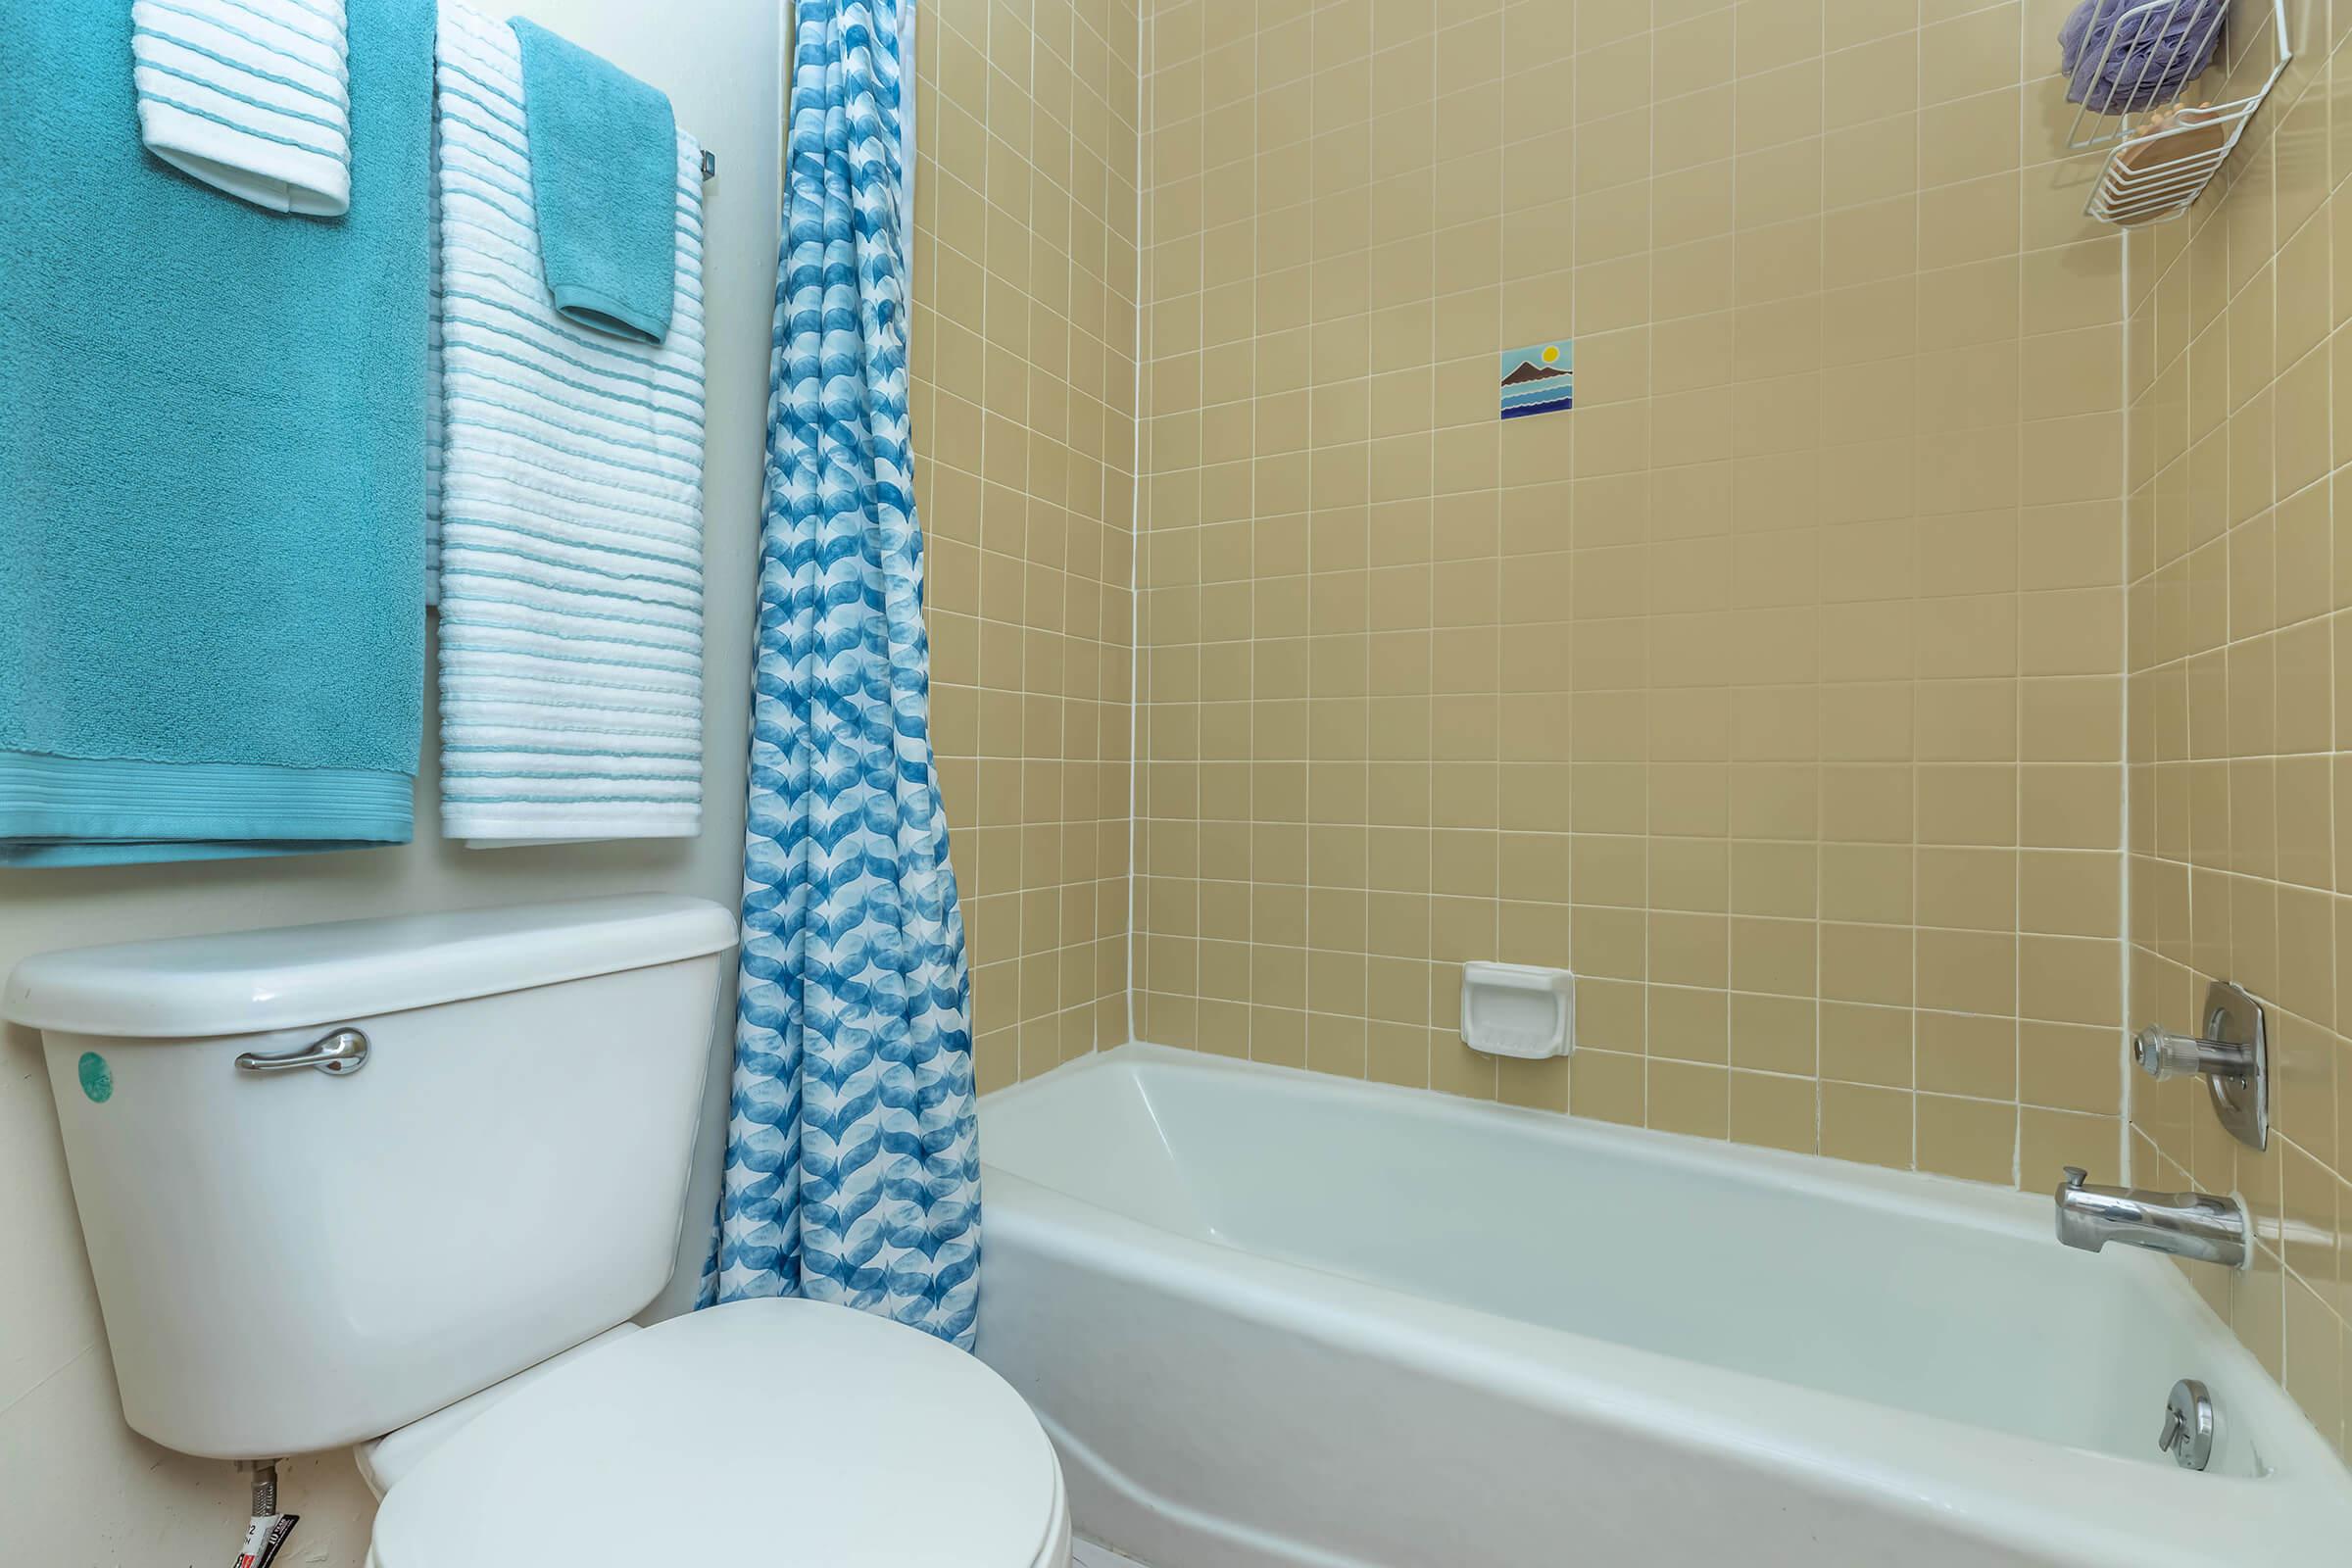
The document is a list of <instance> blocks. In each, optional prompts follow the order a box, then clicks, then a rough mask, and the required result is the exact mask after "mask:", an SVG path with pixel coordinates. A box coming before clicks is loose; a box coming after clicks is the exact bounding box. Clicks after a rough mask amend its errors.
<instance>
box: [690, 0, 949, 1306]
mask: <svg viewBox="0 0 2352 1568" xmlns="http://www.w3.org/2000/svg"><path fill="white" fill-rule="evenodd" d="M796 18H797V24H798V25H797V31H796V34H795V40H796V41H795V45H794V58H793V79H792V120H791V128H790V141H789V144H788V146H787V149H786V165H787V168H786V185H787V193H786V201H785V215H784V237H783V254H782V257H781V259H780V275H779V277H778V280H777V286H776V323H775V340H774V352H773V355H772V359H771V369H772V377H773V384H772V389H771V391H770V394H769V398H768V410H769V416H768V421H769V422H768V432H767V477H766V486H765V495H764V502H763V505H764V512H763V515H762V521H761V529H760V645H759V650H758V655H757V660H758V662H757V667H756V670H755V677H754V683H753V686H754V692H753V700H752V701H753V706H752V754H751V793H750V801H749V810H748V813H747V818H746V825H745V833H744V880H743V949H742V956H741V959H740V964H741V974H740V978H739V981H738V985H737V999H736V1025H735V1076H734V1094H733V1112H732V1117H731V1120H730V1121H729V1124H728V1129H727V1163H726V1176H725V1186H724V1191H723V1194H722V1197H721V1201H720V1207H719V1223H718V1240H717V1247H716V1251H715V1256H714V1258H713V1262H712V1269H711V1274H710V1276H709V1277H708V1278H707V1279H706V1281H705V1298H706V1300H708V1299H722V1300H740V1299H746V1298H750V1297H763V1296H808V1297H812V1298H815V1299H820V1300H828V1301H840V1302H845V1303H847V1304H850V1305H853V1306H858V1307H863V1308H865V1309H866V1310H869V1311H873V1312H878V1313H881V1314H883V1315H885V1316H887V1317H891V1318H895V1319H897V1320H898V1321H899V1322H902V1323H907V1324H911V1325H913V1326H914V1327H917V1328H920V1329H923V1330H925V1331H927V1332H929V1333H932V1334H935V1335H938V1336H939V1337H940V1338H942V1339H946V1340H950V1341H953V1342H954V1343H956V1344H957V1345H961V1346H965V1347H967V1348H968V1347H969V1346H970V1345H971V1344H972V1341H973V1336H974V1330H975V1325H976V1322H977V1314H978V1310H979V1285H980V1281H979V1261H980V1166H979V1151H978V1143H977V1134H976V1125H975V1119H974V1115H973V1104H972V1051H971V988H970V984H969V981H968V979H967V975H966V970H965V964H964V951H963V921H962V917H961V915H960V913H959V912H958V910H957V907H956V874H955V871H954V870H953V869H952V867H951V866H950V863H949V858H948V838H947V820H946V817H945V815H944V814H943V813H942V811H941V809H940V803H939V784H938V776H937V773H936V771H935V769H934V766H933V761H932V755H931V730H930V677H931V657H930V645H929V643H928V641H927V639H926V637H925V634H924V630H923V612H922V600H923V548H922V532H921V530H920V528H919V527H918V526H917V524H916V519H915V515H914V496H913V491H914V487H913V451H912V448H911V445H910V441H911V434H910V429H909V425H908V420H907V294H906V281H907V263H906V257H907V238H908V235H907V221H908V219H907V213H906V211H905V209H904V200H905V189H904V184H903V181H902V180H901V177H900V169H899V164H900V161H901V159H902V157H903V156H904V155H903V151H902V146H903V144H902V141H901V138H900V134H899V123H900V121H899V116H900V112H901V108H902V103H903V100H902V98H901V93H902V91H904V90H908V89H911V87H912V84H913V80H914V77H913V73H912V69H911V64H912V63H911V62H909V61H905V60H903V59H902V57H901V55H900V53H899V40H900V39H901V37H902V36H903V34H902V33H901V31H900V27H899V20H900V11H899V4H898V3H897V0H849V3H842V0H801V3H800V4H799V5H798V6H797V7H796Z"/></svg>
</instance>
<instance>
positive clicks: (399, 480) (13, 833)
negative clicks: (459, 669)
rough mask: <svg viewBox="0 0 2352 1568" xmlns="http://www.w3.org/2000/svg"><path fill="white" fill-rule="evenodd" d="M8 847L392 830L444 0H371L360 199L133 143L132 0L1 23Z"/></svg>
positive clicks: (413, 566)
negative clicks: (5, 80) (240, 180)
mask: <svg viewBox="0 0 2352 1568" xmlns="http://www.w3.org/2000/svg"><path fill="white" fill-rule="evenodd" d="M10 15H11V18H12V21H11V23H10V27H9V44H10V50H9V68H10V70H9V75H10V83H9V89H8V91H9V107H8V113H7V117H6V118H7V123H8V134H7V141H8V154H7V156H6V157H5V158H0V213H5V214H6V215H7V217H6V221H4V222H0V277H4V278H6V279H7V283H8V292H9V295H10V308H9V309H8V310H7V311H5V312H0V411H4V412H0V497H5V498H6V500H5V502H0V506H5V508H6V512H7V525H6V526H5V527H0V864H16V865H30V864H52V865H56V864H85V863H94V862H103V861H123V860H166V859H195V858H219V857H224V856H237V855H267V854H284V853H291V852H294V851H298V850H306V849H328V848H343V847H350V846H355V845H365V844H397V843H405V842H407V841H408V839H409V837H410V800H411V795H412V791H413V784H414V778H415V774H416V771H417V737H418V734H419V731H420V728H421V722H422V702H423V696H422V693H423V681H424V649H423V625H422V613H421V611H420V609H419V605H420V596H421V594H422V592H423V575H424V544H423V510H424V460H423V453H424V402H425V379H424V338H425V333H424V326H425V304H426V284H427V270H426V264H427V255H426V248H425V219H426V202H427V199H428V195H429V189H428V163H429V158H430V140H431V134H432V126H431V112H432V91H433V77H432V70H433V7H432V5H431V3H430V0H352V4H351V6H350V25H351V33H350V37H351V46H350V66H351V127H352V138H351V139H352V150H353V159H352V196H351V211H350V214H349V215H348V216H347V217H343V218H334V219H322V220H306V221H302V222H298V223H297V222H288V221H286V220H285V219H284V218H283V217H281V216H279V215H276V214H273V213H267V212H263V211H262V210H260V209H259V208H256V207H253V206H250V205H248V204H246V203H244V202H232V201H223V200H221V193H220V192H219V191H217V190H214V189H212V188H211V187H210V186H207V185H203V184H200V183H198V182H197V181H195V180H193V179H190V178H189V177H188V176H187V175H185V174H182V173H180V172H177V171H175V170H172V169H171V168H170V167H168V166H167V165H165V164H163V163H162V162H160V161H158V160H157V159H155V158H153V157H151V156H149V155H148V154H147V153H145V152H144V151H143V150H142V149H141V147H140V144H139V134H138V123H137V119H136V116H135V113H134V110H133V102H134V96H135V95H134V91H133V88H132V84H131V50H130V15H129V8H128V7H127V6H122V5H72V6H48V5H42V6H32V5H25V6H15V7H12V8H10Z"/></svg>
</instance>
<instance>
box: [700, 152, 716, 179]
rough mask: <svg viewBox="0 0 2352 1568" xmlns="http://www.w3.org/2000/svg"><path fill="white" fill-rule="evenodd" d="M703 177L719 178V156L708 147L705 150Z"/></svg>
mask: <svg viewBox="0 0 2352 1568" xmlns="http://www.w3.org/2000/svg"><path fill="white" fill-rule="evenodd" d="M703 177H704V178H705V179H716V178H717V177H718V154H716V153H714V152H712V151H711V149H710V148H708V147H706V148H704V149H703Z"/></svg>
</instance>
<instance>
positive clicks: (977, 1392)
mask: <svg viewBox="0 0 2352 1568" xmlns="http://www.w3.org/2000/svg"><path fill="white" fill-rule="evenodd" d="M1061 1508H1062V1501H1061V1486H1060V1469H1059V1466H1058V1465H1057V1463H1056V1462H1055V1460H1054V1449H1053V1446H1052V1445H1051V1444H1049V1443H1048V1442H1047V1440H1046V1435H1045V1432H1044V1430H1043V1429H1042V1428H1040V1427H1039V1425H1038V1423H1037V1418H1036V1416H1035V1415H1033V1414H1032V1413H1031V1412H1030V1410H1029V1407H1028V1406H1027V1405H1026V1404H1024V1403H1023V1402H1022V1400H1021V1397H1020V1396H1019V1395H1017V1394H1015V1393H1014V1392H1013V1391H1012V1388H1011V1386H1010V1385H1009V1384H1007V1383H1005V1380H1004V1379H1002V1378H1000V1377H998V1376H997V1375H996V1374H995V1373H994V1372H992V1371H990V1370H989V1369H988V1368H987V1367H986V1366H984V1365H982V1364H981V1363H980V1361H979V1360H978V1359H977V1358H976V1357H974V1356H971V1355H967V1354H965V1353H964V1352H963V1351H961V1350H958V1349H956V1348H954V1347H952V1346H949V1345H946V1344H943V1343H942V1342H940V1341H938V1340H935V1339H933V1338H931V1337H930V1336H929V1335H927V1334H923V1333H920V1332H918V1331H916V1330H914V1329H910V1328H907V1327H905V1326H904V1325H901V1324H897V1323H892V1322H889V1321H886V1320H885V1319H882V1318H878V1317H874V1316H872V1315H870V1314H868V1313H864V1312H858V1311H854V1310H852V1309H850V1308H847V1307H841V1306H831V1305H825V1304H821V1303H818V1302H814V1301H801V1300H760V1301H739V1302H735V1303H733V1304H730V1305H727V1306H720V1307H713V1308H711V1310H709V1311H705V1312H695V1313H690V1314H688V1315H687V1316H685V1317H680V1318H673V1319H671V1320H670V1321H668V1322H666V1323H662V1324H660V1325H657V1326H656V1327H654V1328H650V1329H648V1330H646V1331H645V1332H643V1333H641V1334H632V1335H629V1336H627V1337H626V1338H625V1339H622V1340H620V1341H618V1342H617V1343H615V1344H614V1345H613V1346H612V1347H611V1348H606V1349H602V1350H598V1351H596V1352H594V1353H592V1354H589V1355H585V1356H583V1357H581V1358H580V1359H579V1360H578V1361H577V1362H575V1363H574V1364H572V1365H569V1366H566V1367H564V1368H562V1369H560V1370H558V1371H555V1372H551V1373H550V1374H549V1375H548V1376H547V1377H545V1378H543V1379H541V1380H540V1381H539V1382H538V1383H536V1384H534V1385H532V1386H531V1387H529V1388H526V1389H523V1390H521V1391H520V1392H518V1393H516V1394H515V1396H514V1397H512V1398H509V1399H506V1400H504V1401H502V1402H500V1403H499V1404H497V1405H496V1406H494V1407H493V1408H491V1409H489V1410H486V1411H484V1412H483V1413H482V1415H481V1416H480V1417H478V1418H477V1419H475V1420H474V1421H472V1422H470V1423H468V1424H467V1425H466V1427H464V1428H463V1429H461V1430H460V1431H458V1432H457V1433H455V1434H453V1435H452V1436H451V1437H450V1439H449V1441H448V1442H447V1443H445V1444H443V1445H442V1446H440V1447H439V1448H437V1449H435V1450H434V1451H433V1452H432V1453H431V1454H429V1455H428V1456H426V1457H425V1458H424V1459H423V1460H422V1461H421V1462H420V1463H419V1464H418V1465H417V1468H416V1470H415V1471H414V1472H412V1473H411V1474H410V1475H409V1476H407V1477H406V1478H405V1479H403V1480H401V1481H400V1482H398V1483H397V1484H396V1485H394V1486H393V1488H392V1489H391V1491H390V1492H388V1493H387V1494H386V1495H385V1496H384V1500H383V1506H382V1507H381V1509H380V1510H379V1511H378V1512H377V1514H376V1521H375V1540H374V1544H373V1548H374V1549H373V1556H372V1560H373V1561H374V1562H375V1563H376V1564H378V1565H379V1568H514V1565H515V1564H517V1563H532V1562H544V1563H563V1564H564V1565H565V1568H622V1565H624V1564H625V1565H628V1568H640V1565H643V1564H646V1563H670V1562H679V1563H705V1562H708V1563H741V1564H746V1565H753V1564H758V1565H769V1564H773V1565H779V1568H781V1565H785V1564H809V1565H811V1568H819V1565H821V1568H938V1565H941V1564H946V1563H956V1564H959V1565H970V1568H1032V1565H1033V1564H1035V1563H1036V1562H1037V1561H1038V1560H1039V1558H1040V1556H1041V1555H1042V1554H1043V1553H1044V1552H1045V1549H1046V1547H1047V1544H1048V1543H1049V1541H1050V1539H1052V1538H1053V1536H1054V1534H1055V1532H1056V1529H1057V1527H1058V1524H1059V1514H1060V1511H1061Z"/></svg>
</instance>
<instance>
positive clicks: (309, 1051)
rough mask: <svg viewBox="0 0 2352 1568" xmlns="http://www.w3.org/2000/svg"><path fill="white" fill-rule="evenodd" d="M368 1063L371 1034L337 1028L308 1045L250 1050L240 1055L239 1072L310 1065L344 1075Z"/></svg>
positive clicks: (340, 1075)
mask: <svg viewBox="0 0 2352 1568" xmlns="http://www.w3.org/2000/svg"><path fill="white" fill-rule="evenodd" d="M367 1065H368V1037H367V1036H366V1035H364V1034H362V1033H360V1032H359V1031H358V1030H357V1029H337V1030H335V1031H334V1032H333V1033H332V1034H328V1035H322V1036H320V1037H319V1039H317V1040H314V1041H312V1042H311V1043H310V1044H309V1045H307V1046H301V1047H298V1048H296V1049H295V1050H293V1051H283V1052H279V1053H278V1054H275V1055H272V1056H262V1055H256V1054H254V1053H252V1052H250V1051H247V1052H241V1053H239V1054H238V1055H237V1071H239V1072H293V1071H295V1070H296V1069H298V1068H302V1067H309V1068H313V1069H315V1070H317V1071H319V1072H324V1073H332V1074H334V1076H336V1077H338V1078H345V1077H349V1076H350V1075H351V1074H353V1073H355V1072H358V1071H359V1070H360V1069H361V1068H362V1067H365V1066H367Z"/></svg>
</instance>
